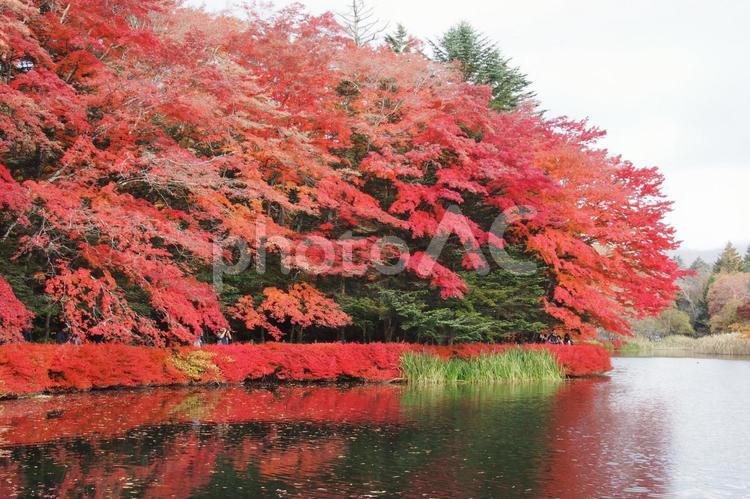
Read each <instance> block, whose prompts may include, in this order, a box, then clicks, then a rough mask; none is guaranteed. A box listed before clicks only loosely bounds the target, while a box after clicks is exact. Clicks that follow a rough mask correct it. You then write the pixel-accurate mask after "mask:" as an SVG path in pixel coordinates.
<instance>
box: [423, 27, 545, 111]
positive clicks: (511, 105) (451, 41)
mask: <svg viewBox="0 0 750 499" xmlns="http://www.w3.org/2000/svg"><path fill="white" fill-rule="evenodd" d="M432 47H433V50H434V52H435V58H436V59H437V60H439V61H442V62H453V61H458V62H459V63H460V67H461V72H462V73H463V75H464V77H465V78H466V81H468V82H471V83H473V84H475V85H488V86H490V87H491V88H492V102H491V107H492V108H493V109H496V110H498V111H512V110H514V109H516V108H518V106H519V105H521V104H522V103H523V102H524V101H527V100H529V99H531V98H533V97H534V94H533V93H532V92H530V91H529V89H528V87H529V84H530V82H529V80H528V79H527V77H526V75H525V74H523V73H521V71H520V70H519V69H518V68H516V67H512V66H511V65H510V60H509V59H506V58H504V57H503V56H502V54H501V53H500V50H499V49H498V48H497V46H496V45H495V44H494V43H493V42H492V41H490V40H489V39H488V38H487V37H486V36H484V35H483V34H481V33H480V32H478V31H477V30H475V29H474V28H473V27H472V26H471V25H470V24H469V23H466V22H461V23H459V24H457V25H455V26H453V27H452V28H451V29H449V30H448V31H447V32H446V33H445V34H444V35H443V36H442V37H441V38H440V39H439V40H438V41H437V42H433V43H432Z"/></svg>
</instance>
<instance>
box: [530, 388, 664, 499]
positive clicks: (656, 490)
mask: <svg viewBox="0 0 750 499" xmlns="http://www.w3.org/2000/svg"><path fill="white" fill-rule="evenodd" d="M617 390H618V388H617V387H615V386H614V384H613V383H612V382H610V381H609V380H608V379H606V378H593V379H586V380H577V381H575V382H572V383H567V384H566V385H565V386H564V387H563V388H562V389H561V390H560V391H559V392H558V393H557V394H556V400H555V403H554V412H553V417H552V419H551V421H550V424H549V429H548V433H547V435H548V438H547V442H548V445H549V457H548V459H547V460H545V462H544V463H543V465H542V469H541V470H540V472H539V475H540V477H541V479H542V481H543V483H544V488H543V490H542V494H541V495H543V496H544V497H560V498H578V497H621V496H623V495H627V494H631V495H637V496H645V495H651V494H655V495H662V494H664V493H665V492H666V487H667V485H668V484H667V483H666V482H665V480H664V477H665V474H666V470H665V460H666V452H667V445H668V444H667V442H668V435H669V433H668V428H667V427H666V424H665V417H664V411H663V408H660V407H658V406H653V405H646V404H641V405H638V406H637V407H634V406H633V405H632V404H626V403H624V402H625V400H626V399H628V400H632V399H633V398H635V397H634V396H633V394H627V393H620V392H617ZM634 409H637V410H634Z"/></svg>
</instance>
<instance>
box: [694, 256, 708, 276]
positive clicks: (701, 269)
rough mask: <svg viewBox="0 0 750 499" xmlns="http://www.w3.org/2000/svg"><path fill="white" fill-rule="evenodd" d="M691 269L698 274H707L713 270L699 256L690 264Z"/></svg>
mask: <svg viewBox="0 0 750 499" xmlns="http://www.w3.org/2000/svg"><path fill="white" fill-rule="evenodd" d="M690 270H692V271H693V272H695V273H696V274H706V273H709V272H711V266H710V265H709V264H707V263H706V261H705V260H704V259H703V258H701V257H698V258H696V259H695V260H694V261H693V263H692V264H691V265H690Z"/></svg>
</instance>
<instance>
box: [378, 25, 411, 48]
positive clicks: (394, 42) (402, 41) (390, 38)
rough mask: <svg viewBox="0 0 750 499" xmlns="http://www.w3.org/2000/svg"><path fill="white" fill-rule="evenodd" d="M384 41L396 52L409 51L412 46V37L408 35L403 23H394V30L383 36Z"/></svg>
mask: <svg viewBox="0 0 750 499" xmlns="http://www.w3.org/2000/svg"><path fill="white" fill-rule="evenodd" d="M385 43H386V44H387V45H388V48H390V49H391V50H392V51H394V52H396V53H397V54H403V53H406V52H411V50H412V48H413V47H414V39H413V38H412V37H410V36H409V32H408V31H406V28H405V27H404V25H403V24H398V25H396V31H394V32H393V33H390V34H388V35H386V36H385Z"/></svg>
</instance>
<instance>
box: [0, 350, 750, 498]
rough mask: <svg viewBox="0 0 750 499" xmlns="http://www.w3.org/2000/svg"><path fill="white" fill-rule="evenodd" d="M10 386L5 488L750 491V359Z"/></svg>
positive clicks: (0, 489) (4, 428) (367, 492)
mask: <svg viewBox="0 0 750 499" xmlns="http://www.w3.org/2000/svg"><path fill="white" fill-rule="evenodd" d="M614 365H615V370H614V371H613V372H612V373H611V375H610V376H609V377H602V378H594V379H579V380H572V381H566V382H563V383H559V384H541V385H529V386H514V387H511V386H492V387H458V388H442V389H438V388H435V389H424V388H421V389H416V388H410V387H404V386H355V387H330V386H303V387H300V386H296V387H292V386H281V387H276V388H273V389H260V388H222V389H191V390H175V389H158V390H148V391H136V392H106V393H95V394H81V395H67V396H60V397H45V398H38V399H32V400H18V401H6V402H0V497H17V496H25V497H32V496H47V497H61V496H64V497H81V496H99V497H112V496H124V497H129V496H138V497H142V496H145V497H227V496H231V497H295V496H298V497H326V498H327V497H337V496H354V497H392V496H397V495H404V496H408V497H508V496H511V497H512V496H529V497H649V496H653V497H662V496H668V497H696V498H697V497H700V498H704V497H750V425H749V424H748V418H750V391H749V390H748V388H749V386H750V361H746V360H711V359H689V358H684V359H657V358H647V359H644V358H637V359H614Z"/></svg>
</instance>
